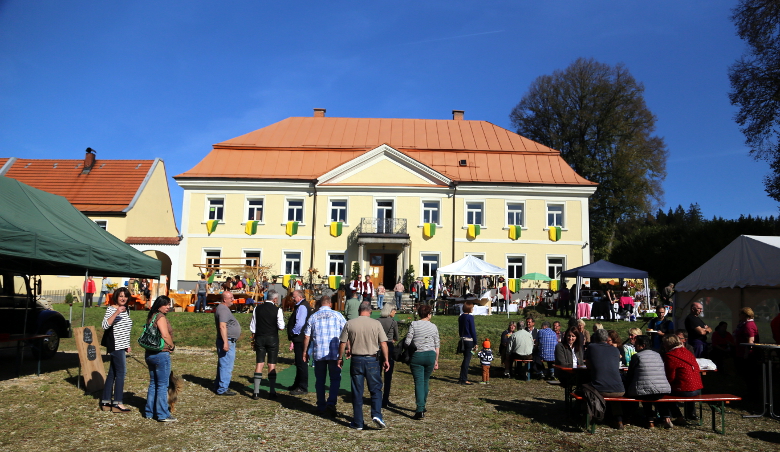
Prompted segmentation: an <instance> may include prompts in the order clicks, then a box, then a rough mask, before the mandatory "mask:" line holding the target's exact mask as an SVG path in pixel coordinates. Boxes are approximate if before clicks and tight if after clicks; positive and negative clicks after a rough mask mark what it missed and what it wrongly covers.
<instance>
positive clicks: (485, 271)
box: [433, 255, 507, 300]
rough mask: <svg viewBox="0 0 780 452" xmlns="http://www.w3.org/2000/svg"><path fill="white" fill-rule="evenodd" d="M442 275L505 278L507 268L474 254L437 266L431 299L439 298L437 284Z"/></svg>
mask: <svg viewBox="0 0 780 452" xmlns="http://www.w3.org/2000/svg"><path fill="white" fill-rule="evenodd" d="M442 275H454V276H503V277H504V280H506V278H507V270H506V269H505V268H501V267H498V266H496V265H493V264H491V263H489V262H485V261H483V260H482V259H480V258H478V257H474V256H471V255H469V256H466V257H464V258H463V259H461V260H459V261H457V262H453V263H451V264H450V265H447V266H444V267H439V268H438V269H437V270H436V286H435V289H434V295H433V299H434V300H436V299H438V298H439V284H438V282H439V281H441V277H442Z"/></svg>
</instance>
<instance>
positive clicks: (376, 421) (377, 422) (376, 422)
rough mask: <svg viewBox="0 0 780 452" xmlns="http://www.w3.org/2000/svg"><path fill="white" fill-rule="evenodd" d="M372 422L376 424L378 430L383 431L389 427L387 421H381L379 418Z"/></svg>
mask: <svg viewBox="0 0 780 452" xmlns="http://www.w3.org/2000/svg"><path fill="white" fill-rule="evenodd" d="M372 420H373V421H374V424H376V428H378V429H383V428H385V427H387V425H386V424H385V421H383V420H382V419H379V418H378V417H375V418H373V419H372Z"/></svg>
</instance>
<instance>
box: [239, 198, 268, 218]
mask: <svg viewBox="0 0 780 452" xmlns="http://www.w3.org/2000/svg"><path fill="white" fill-rule="evenodd" d="M250 201H262V202H263V218H262V219H260V220H257V224H258V225H260V224H265V213H266V212H265V207H266V206H265V196H246V197H245V198H244V220H243V221H242V222H241V224H246V222H247V221H254V220H250V219H249V218H248V217H249V202H250Z"/></svg>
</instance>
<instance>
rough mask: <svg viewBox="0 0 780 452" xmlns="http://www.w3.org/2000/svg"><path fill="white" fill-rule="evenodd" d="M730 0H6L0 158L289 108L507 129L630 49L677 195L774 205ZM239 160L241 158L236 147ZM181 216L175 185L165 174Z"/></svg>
mask: <svg viewBox="0 0 780 452" xmlns="http://www.w3.org/2000/svg"><path fill="white" fill-rule="evenodd" d="M732 7H733V2H726V1H718V0H711V1H686V2H679V1H656V2H625V1H600V2H582V1H559V2H538V1H503V2H502V1H494V2H465V1H463V2H461V1H426V2H419V1H393V2H384V1H373V2H343V1H333V2H261V1H240V0H236V1H230V2H216V1H195V0H191V1H180V2H176V1H162V2H160V1H133V2H106V1H79V0H69V1H26V0H6V1H2V0H0V156H4V157H6V156H8V157H10V156H15V157H23V158H75V159H80V158H82V157H83V155H84V149H85V148H87V147H88V146H89V147H92V148H94V149H96V150H97V152H98V154H97V156H98V159H100V158H109V159H152V158H155V157H160V158H162V159H163V160H165V164H166V167H167V170H168V175H169V176H174V175H176V174H180V173H182V172H184V171H186V170H188V169H190V168H191V167H192V166H194V165H195V164H196V163H197V162H198V161H200V160H201V159H202V158H203V157H204V156H205V155H206V154H207V153H208V152H209V150H210V149H211V145H212V144H214V143H218V142H220V141H224V140H227V139H230V138H233V137H236V136H238V135H242V134H244V133H247V132H250V131H252V130H255V129H259V128H261V127H265V126H267V125H269V124H272V123H274V122H276V121H279V120H282V119H284V118H287V117H290V116H310V115H311V114H312V108H315V107H317V108H326V109H327V115H328V116H344V117H397V118H425V119H448V118H451V111H452V110H453V109H459V110H465V111H466V116H465V117H466V119H478V120H486V121H490V122H492V123H494V124H496V125H499V126H502V127H506V128H510V129H511V127H510V123H509V112H510V111H511V110H512V108H513V107H514V106H515V105H516V104H517V102H518V101H519V100H520V98H521V97H522V96H523V94H524V93H525V92H526V90H527V88H528V86H529V85H530V83H531V82H532V81H533V80H534V79H535V78H536V77H538V76H540V75H543V74H549V73H551V72H552V71H554V70H556V69H563V68H565V67H566V66H568V65H569V64H570V63H571V62H573V61H574V60H575V59H576V58H578V57H586V58H591V57H592V58H595V59H596V60H598V61H600V62H604V63H608V64H616V63H621V62H622V63H624V64H625V65H626V66H627V67H628V69H629V70H630V71H631V73H632V74H633V75H634V77H635V78H636V79H637V80H639V81H640V82H642V83H643V84H644V86H645V99H646V101H647V105H648V107H649V108H650V110H651V111H653V113H655V115H656V116H657V117H658V122H657V134H658V135H659V136H662V137H664V138H665V140H666V143H667V146H668V148H669V161H668V176H667V179H666V182H665V183H664V189H665V193H666V194H665V198H664V200H665V203H666V204H665V209H668V208H669V207H670V206H671V207H676V206H677V205H678V204H682V205H683V206H684V207H686V208H687V206H688V205H689V204H691V203H694V202H698V203H699V205H700V206H701V208H702V212H703V213H704V215H705V216H706V217H707V218H711V217H712V216H722V217H724V218H736V217H739V215H741V214H745V215H747V214H752V215H761V216H768V215H775V216H777V214H778V206H777V203H776V202H774V201H772V200H771V199H770V198H768V197H767V196H766V194H765V192H764V189H763V184H762V178H763V176H764V175H765V174H766V172H767V171H768V165H767V164H766V163H764V162H756V161H754V160H753V159H752V158H751V157H750V156H748V150H747V148H746V147H745V146H744V137H743V136H742V134H741V133H740V132H739V129H738V127H737V125H736V123H735V122H734V120H733V116H734V113H735V108H734V107H732V106H731V105H730V104H729V101H728V97H727V93H728V91H729V83H728V77H727V70H728V66H729V65H730V64H731V63H733V62H734V60H735V59H737V58H738V57H739V56H740V55H741V53H742V52H743V49H744V44H743V42H742V41H740V40H739V39H738V38H737V36H736V35H735V33H734V27H733V25H732V23H731V22H730V20H729V16H730V9H731V8H732ZM236 164H237V165H239V164H240V162H236ZM170 185H171V196H172V199H173V204H174V209H175V210H176V218H177V222H180V221H181V218H180V212H181V198H182V196H181V193H182V192H181V189H180V188H179V187H178V186H177V185H176V183H175V182H174V181H173V179H171V180H170Z"/></svg>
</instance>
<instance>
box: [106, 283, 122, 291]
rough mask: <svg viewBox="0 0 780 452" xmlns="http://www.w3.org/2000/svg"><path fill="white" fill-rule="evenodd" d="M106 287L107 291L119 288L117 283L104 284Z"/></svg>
mask: <svg viewBox="0 0 780 452" xmlns="http://www.w3.org/2000/svg"><path fill="white" fill-rule="evenodd" d="M106 287H108V289H109V290H116V288H117V287H119V284H117V283H111V284H106Z"/></svg>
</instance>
